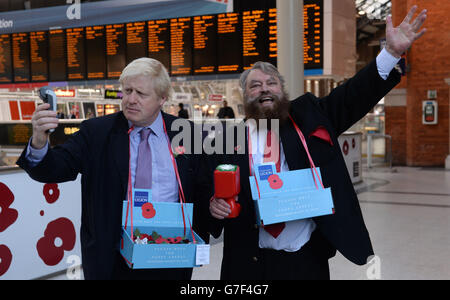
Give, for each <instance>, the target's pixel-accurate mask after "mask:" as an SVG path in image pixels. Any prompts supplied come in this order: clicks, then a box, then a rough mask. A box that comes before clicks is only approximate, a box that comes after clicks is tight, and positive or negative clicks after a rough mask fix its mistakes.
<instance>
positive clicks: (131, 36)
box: [127, 21, 147, 64]
mask: <svg viewBox="0 0 450 300" xmlns="http://www.w3.org/2000/svg"><path fill="white" fill-rule="evenodd" d="M141 57H147V33H146V22H145V21H144V22H132V23H127V64H128V63H130V62H131V61H133V60H135V59H136V58H141Z"/></svg>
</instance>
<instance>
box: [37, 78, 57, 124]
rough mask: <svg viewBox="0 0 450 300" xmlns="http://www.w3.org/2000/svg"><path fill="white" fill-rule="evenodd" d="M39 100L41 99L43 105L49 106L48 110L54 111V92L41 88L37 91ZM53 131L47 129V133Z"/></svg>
mask: <svg viewBox="0 0 450 300" xmlns="http://www.w3.org/2000/svg"><path fill="white" fill-rule="evenodd" d="M39 98H41V99H42V101H44V102H45V103H48V104H50V108H49V110H53V111H56V94H55V92H54V91H53V90H52V89H51V88H50V87H48V86H44V87H41V88H40V89H39ZM53 131H55V129H49V130H48V132H53Z"/></svg>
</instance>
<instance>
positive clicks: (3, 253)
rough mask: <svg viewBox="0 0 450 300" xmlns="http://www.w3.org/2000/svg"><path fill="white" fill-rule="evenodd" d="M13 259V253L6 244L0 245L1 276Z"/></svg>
mask: <svg viewBox="0 0 450 300" xmlns="http://www.w3.org/2000/svg"><path fill="white" fill-rule="evenodd" d="M11 261H12V253H11V250H9V248H8V247H6V246H5V245H0V276H2V275H3V274H5V273H6V272H7V271H8V269H9V266H10V265H11Z"/></svg>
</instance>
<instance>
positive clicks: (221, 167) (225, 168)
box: [216, 165, 237, 172]
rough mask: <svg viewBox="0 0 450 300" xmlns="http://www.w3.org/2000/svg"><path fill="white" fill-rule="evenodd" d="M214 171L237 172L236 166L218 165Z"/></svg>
mask: <svg viewBox="0 0 450 300" xmlns="http://www.w3.org/2000/svg"><path fill="white" fill-rule="evenodd" d="M216 170H217V171H222V172H233V171H236V170H237V166H235V165H218V166H217V168H216Z"/></svg>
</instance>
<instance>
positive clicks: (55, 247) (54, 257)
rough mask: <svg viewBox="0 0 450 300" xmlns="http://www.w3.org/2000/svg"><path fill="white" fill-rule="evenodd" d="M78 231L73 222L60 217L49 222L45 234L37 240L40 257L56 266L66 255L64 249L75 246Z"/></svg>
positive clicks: (48, 263)
mask: <svg viewBox="0 0 450 300" xmlns="http://www.w3.org/2000/svg"><path fill="white" fill-rule="evenodd" d="M75 240H76V232H75V228H74V226H73V224H72V222H71V221H70V220H69V219H66V218H59V219H56V220H54V221H52V222H50V223H48V225H47V228H46V229H45V231H44V236H43V237H42V238H41V239H40V240H39V241H38V242H37V245H36V249H37V251H38V254H39V257H40V258H41V259H42V260H43V261H44V263H45V264H46V265H48V266H55V265H57V264H59V263H60V262H61V260H62V259H63V257H64V251H71V250H72V249H73V248H74V247H75Z"/></svg>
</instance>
